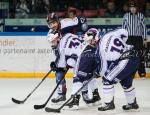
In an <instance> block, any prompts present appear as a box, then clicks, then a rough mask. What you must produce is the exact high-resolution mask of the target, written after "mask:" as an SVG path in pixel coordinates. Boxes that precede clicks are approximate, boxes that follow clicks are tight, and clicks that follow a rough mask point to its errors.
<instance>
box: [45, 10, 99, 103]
mask: <svg viewBox="0 0 150 115" xmlns="http://www.w3.org/2000/svg"><path fill="white" fill-rule="evenodd" d="M47 22H48V25H49V27H50V30H49V33H48V35H47V38H48V39H49V41H50V42H51V43H52V44H55V45H52V48H53V49H54V50H55V52H56V53H55V54H56V57H57V58H56V61H57V62H56V61H55V62H52V63H51V64H50V65H51V68H54V67H57V68H61V69H59V71H60V70H61V71H60V72H59V71H58V70H57V71H56V78H57V80H56V83H58V82H59V81H60V80H61V78H62V77H63V76H64V75H65V73H66V71H62V68H64V69H65V70H66V66H65V65H64V64H65V63H66V62H67V60H68V59H69V58H68V57H70V58H71V54H69V56H67V55H68V54H65V53H64V51H66V52H76V54H75V53H74V54H72V56H73V58H77V57H78V56H79V54H80V53H79V52H81V51H82V48H83V47H84V46H85V45H86V44H84V43H83V44H82V42H83V40H81V39H80V38H78V37H77V36H75V35H73V34H68V33H66V34H64V32H63V35H62V30H65V28H67V26H65V27H64V25H65V24H63V23H62V21H59V19H58V17H57V16H56V14H54V13H52V14H51V17H49V18H48V21H47ZM64 22H67V21H64ZM61 25H63V26H62V27H63V28H62V29H61ZM72 27H74V26H72ZM60 33H61V34H60ZM58 36H59V39H55V38H58ZM74 37H75V38H74ZM69 39H70V40H69ZM54 42H55V43H54ZM67 44H69V45H68V46H67ZM64 45H66V46H64ZM57 46H58V47H59V48H57ZM65 47H66V48H65ZM66 49H67V50H66ZM69 50H72V51H69ZM61 52H62V54H64V55H61V54H60V53H61ZM63 57H64V58H63ZM66 57H67V58H66ZM60 58H61V59H60ZM62 59H63V61H64V62H63V61H62ZM66 59H67V60H66ZM60 60H61V61H60ZM65 61H66V62H65ZM58 62H59V63H60V62H61V65H63V67H60V66H59V65H60V64H57V63H58ZM70 63H75V62H73V61H71V62H70ZM67 67H69V66H68V65H67ZM64 69H63V70H64ZM91 84H93V85H95V87H97V84H96V80H92V82H91ZM66 90H67V89H66V81H65V79H64V80H63V82H62V83H61V85H60V86H59V88H58V91H57V92H58V96H57V97H56V98H53V99H52V100H51V101H52V102H53V103H58V102H60V101H65V100H66ZM84 90H85V91H84V93H83V95H86V94H88V89H84ZM84 97H85V96H84ZM84 97H83V99H84V101H85V102H86V103H87V101H86V100H85V98H84Z"/></svg>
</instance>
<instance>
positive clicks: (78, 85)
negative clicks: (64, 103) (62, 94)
mask: <svg viewBox="0 0 150 115" xmlns="http://www.w3.org/2000/svg"><path fill="white" fill-rule="evenodd" d="M81 87H82V83H81V82H75V83H73V86H72V93H71V94H72V95H74V94H75V93H76V92H77V91H78V90H79V89H80V88H81Z"/></svg>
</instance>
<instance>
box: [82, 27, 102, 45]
mask: <svg viewBox="0 0 150 115" xmlns="http://www.w3.org/2000/svg"><path fill="white" fill-rule="evenodd" d="M92 39H94V40H96V42H97V41H98V40H99V39H100V37H99V31H98V30H97V29H96V28H90V29H89V30H88V31H87V32H86V33H85V35H84V38H83V40H85V41H86V42H89V41H91V40H92Z"/></svg>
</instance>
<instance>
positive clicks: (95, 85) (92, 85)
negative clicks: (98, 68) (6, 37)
mask: <svg viewBox="0 0 150 115" xmlns="http://www.w3.org/2000/svg"><path fill="white" fill-rule="evenodd" d="M89 86H90V88H91V90H92V92H94V90H95V89H98V87H97V78H93V79H92V81H91V82H90V83H89Z"/></svg>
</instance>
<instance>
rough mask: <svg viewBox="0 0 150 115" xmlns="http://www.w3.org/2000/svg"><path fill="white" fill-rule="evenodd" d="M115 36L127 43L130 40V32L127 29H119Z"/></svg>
mask: <svg viewBox="0 0 150 115" xmlns="http://www.w3.org/2000/svg"><path fill="white" fill-rule="evenodd" d="M115 35H116V36H119V37H120V38H122V40H123V41H124V42H126V41H127V39H128V31H127V30H126V29H117V30H116V31H115Z"/></svg>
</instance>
